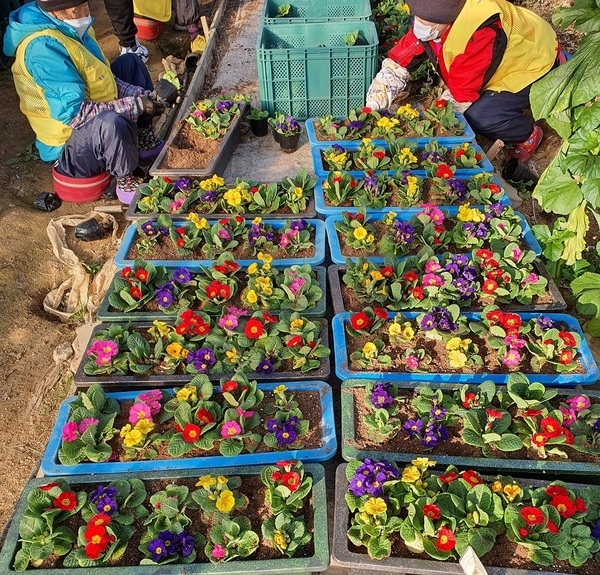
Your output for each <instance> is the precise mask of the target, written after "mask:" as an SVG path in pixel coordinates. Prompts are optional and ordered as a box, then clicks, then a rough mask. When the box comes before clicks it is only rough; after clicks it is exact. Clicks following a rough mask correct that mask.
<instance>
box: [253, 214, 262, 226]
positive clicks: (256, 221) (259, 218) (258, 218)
mask: <svg viewBox="0 0 600 575" xmlns="http://www.w3.org/2000/svg"><path fill="white" fill-rule="evenodd" d="M260 222H262V218H261V217H260V216H256V217H255V218H254V219H253V220H252V223H253V224H254V225H255V226H257V225H258V224H260Z"/></svg>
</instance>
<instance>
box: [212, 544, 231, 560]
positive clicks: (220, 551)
mask: <svg viewBox="0 0 600 575" xmlns="http://www.w3.org/2000/svg"><path fill="white" fill-rule="evenodd" d="M226 554H227V551H226V550H225V548H224V547H221V545H219V544H218V543H215V546H214V547H213V550H212V551H211V552H210V556H211V557H213V558H214V559H223V557H225V555H226Z"/></svg>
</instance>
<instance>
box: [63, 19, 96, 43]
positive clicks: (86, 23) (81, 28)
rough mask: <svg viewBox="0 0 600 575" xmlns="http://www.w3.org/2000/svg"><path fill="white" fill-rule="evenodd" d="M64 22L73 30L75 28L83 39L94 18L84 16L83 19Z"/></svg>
mask: <svg viewBox="0 0 600 575" xmlns="http://www.w3.org/2000/svg"><path fill="white" fill-rule="evenodd" d="M63 22H64V23H65V24H68V25H69V26H71V28H74V29H75V32H77V35H78V36H79V37H80V38H83V35H84V34H85V31H86V30H87V29H88V28H89V27H90V24H91V23H92V17H91V15H88V16H84V17H83V18H73V19H72V20H67V19H65V20H63Z"/></svg>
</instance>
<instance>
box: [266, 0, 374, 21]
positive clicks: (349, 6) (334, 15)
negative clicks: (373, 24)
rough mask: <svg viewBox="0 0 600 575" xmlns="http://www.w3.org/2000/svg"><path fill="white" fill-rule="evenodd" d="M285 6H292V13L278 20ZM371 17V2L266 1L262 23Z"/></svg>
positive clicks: (362, 0) (334, 0)
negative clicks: (281, 7)
mask: <svg viewBox="0 0 600 575" xmlns="http://www.w3.org/2000/svg"><path fill="white" fill-rule="evenodd" d="M284 4H288V5H289V6H290V11H289V13H288V15H287V16H284V17H282V18H277V11H278V10H279V7H280V6H283V5H284ZM370 17H371V3H370V0H295V1H291V0H265V2H264V4H263V9H262V23H263V24H264V25H265V26H273V25H275V24H277V25H279V24H298V23H301V22H324V21H325V22H339V21H343V20H368V19H369V18H370Z"/></svg>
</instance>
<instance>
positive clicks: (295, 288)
mask: <svg viewBox="0 0 600 575" xmlns="http://www.w3.org/2000/svg"><path fill="white" fill-rule="evenodd" d="M305 283H306V280H305V279H304V278H296V279H294V281H293V282H292V283H291V284H290V291H291V292H292V293H293V294H294V295H298V294H299V293H300V290H301V289H302V286H303V285H304V284H305Z"/></svg>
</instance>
